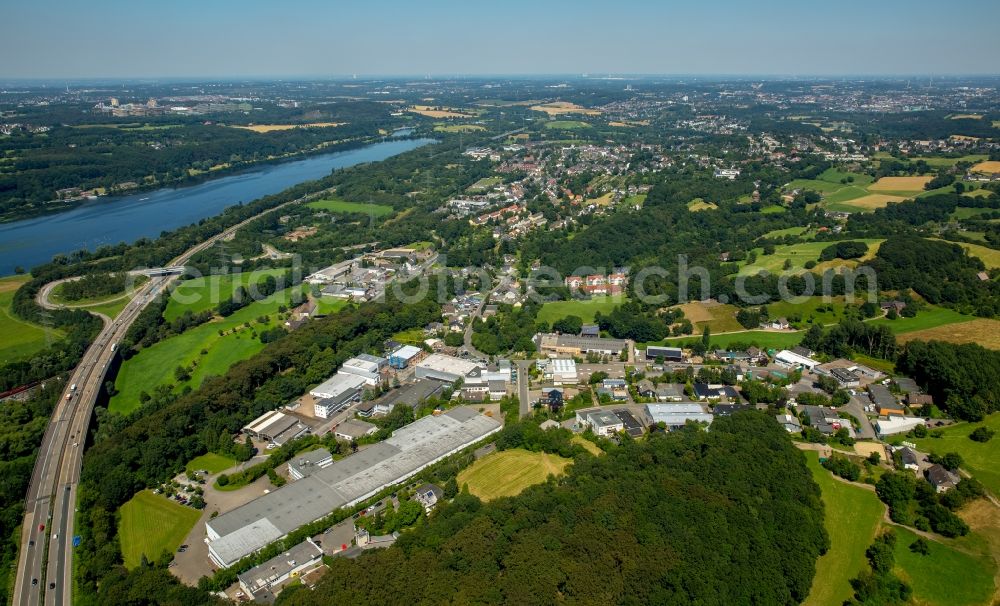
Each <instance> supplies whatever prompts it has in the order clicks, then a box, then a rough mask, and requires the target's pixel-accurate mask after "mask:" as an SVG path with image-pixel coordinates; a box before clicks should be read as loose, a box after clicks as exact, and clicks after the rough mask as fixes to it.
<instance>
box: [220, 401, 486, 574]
mask: <svg viewBox="0 0 1000 606" xmlns="http://www.w3.org/2000/svg"><path fill="white" fill-rule="evenodd" d="M501 427H502V426H501V424H500V423H499V422H497V421H496V420H495V419H491V418H490V417H487V416H484V415H481V414H479V413H477V412H475V411H473V410H470V409H467V408H454V409H452V410H449V411H448V412H446V413H444V414H442V415H439V416H428V417H423V418H422V419H418V420H417V421H414V422H413V423H410V424H409V425H407V426H405V427H402V428H400V429H398V430H396V431H395V432H394V433H393V435H392V437H390V438H388V439H387V440H385V441H383V442H379V443H377V444H373V445H372V446H369V447H368V448H365V449H363V450H360V451H358V452H357V453H355V454H353V455H351V456H349V457H345V458H343V459H341V460H339V461H334V463H333V464H332V465H330V466H328V467H325V468H323V469H319V470H317V471H314V472H313V473H312V474H311V475H309V476H307V477H305V478H303V479H301V480H298V481H296V482H292V483H290V484H287V485H285V486H283V487H281V488H279V489H278V490H275V491H274V492H271V493H269V494H265V495H264V496H262V497H260V498H257V499H255V500H253V501H251V502H249V503H247V504H246V505H243V506H241V507H237V508H236V509H234V510H232V511H230V512H228V513H224V514H222V515H220V516H218V517H216V518H214V519H211V520H209V521H208V522H207V523H206V525H205V531H206V533H207V535H208V539H207V540H208V551H209V556H210V557H211V558H212V561H214V562H215V563H216V564H218V565H219V566H223V567H226V566H231V565H233V564H234V563H236V562H237V561H239V560H240V559H241V558H243V557H245V556H247V555H250V554H251V553H253V552H254V551H257V550H258V549H260V548H262V547H264V546H265V545H267V544H269V543H272V542H274V541H276V540H278V539H280V538H281V537H283V536H285V535H287V534H288V533H290V532H292V531H293V530H295V529H296V528H298V527H300V526H302V525H304V524H308V523H310V522H313V521H315V520H318V519H320V518H322V517H323V516H325V515H327V514H329V513H330V512H331V511H333V510H334V509H337V508H339V507H349V506H351V505H356V504H358V503H360V502H362V501H364V500H365V499H367V498H370V497H371V496H373V495H375V494H376V493H378V491H380V490H382V489H383V488H384V487H386V486H389V485H391V484H395V483H397V482H401V481H403V480H405V479H407V478H409V477H411V476H413V475H415V474H417V473H418V472H420V471H421V470H423V469H424V468H426V467H428V466H430V465H433V464H434V463H436V462H437V461H439V460H441V459H443V458H444V457H447V456H449V455H451V454H454V453H456V452H458V451H460V450H462V449H463V448H465V447H467V446H469V445H471V444H474V443H475V442H478V441H479V440H481V439H483V438H485V437H486V436H488V435H490V434H492V433H495V432H498V431H500V429H501Z"/></svg>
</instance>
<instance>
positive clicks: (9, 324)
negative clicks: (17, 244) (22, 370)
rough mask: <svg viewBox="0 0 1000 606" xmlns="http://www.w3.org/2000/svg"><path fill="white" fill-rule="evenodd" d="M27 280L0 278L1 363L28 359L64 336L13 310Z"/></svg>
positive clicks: (58, 331)
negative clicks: (15, 299)
mask: <svg viewBox="0 0 1000 606" xmlns="http://www.w3.org/2000/svg"><path fill="white" fill-rule="evenodd" d="M28 280H29V278H28V276H10V277H7V278H0V335H3V338H0V364H6V363H8V362H16V361H19V360H26V359H28V358H30V357H31V356H32V355H34V354H35V353H37V352H39V351H41V350H43V349H45V347H46V346H47V345H48V344H49V343H54V342H55V341H57V340H59V339H61V338H62V337H63V334H64V333H63V332H62V331H60V330H55V329H46V328H45V327H42V326H38V325H37V324H32V323H30V322H25V321H24V320H22V319H20V318H18V317H17V316H15V315H14V312H13V311H12V310H11V307H10V306H11V302H12V301H13V300H14V292H15V291H16V290H17V289H18V288H20V287H21V285H22V284H24V283H25V282H27V281H28Z"/></svg>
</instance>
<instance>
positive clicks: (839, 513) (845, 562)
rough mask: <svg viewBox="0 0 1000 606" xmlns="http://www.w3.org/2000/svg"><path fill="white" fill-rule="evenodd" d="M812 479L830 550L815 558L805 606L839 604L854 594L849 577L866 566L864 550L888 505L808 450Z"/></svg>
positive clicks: (807, 457) (872, 492)
mask: <svg viewBox="0 0 1000 606" xmlns="http://www.w3.org/2000/svg"><path fill="white" fill-rule="evenodd" d="M805 456H806V461H807V464H808V465H809V469H810V471H812V474H813V479H814V480H815V481H816V483H817V484H818V485H819V488H820V491H821V492H822V493H823V504H824V505H825V507H826V515H825V517H824V520H823V523H824V525H825V526H826V530H827V533H829V535H830V550H829V551H827V552H826V553H825V554H823V555H821V556H820V557H819V560H817V561H816V576H815V577H813V583H812V589H811V590H810V592H809V597H807V598H806V600H805V602H803V604H804V605H805V606H829V605H831V604H840V603H842V602H844V601H845V600H846V599H848V598H849V597H851V595H853V590H852V589H851V585H850V580H851V579H852V578H854V577H855V576H857V574H858V573H859V572H861V571H862V570H863V569H865V568H866V566H867V562H866V561H865V550H866V549H867V548H868V546H869V545H870V544H871V542H872V539H874V538H875V532H876V530H877V529H878V527H879V523H880V522H881V520H882V514H883V512H884V511H885V506H884V505H883V504H882V503H881V501H879V500H878V497H877V496H875V491H868V490H865V489H863V488H860V487H858V486H852V485H850V484H847V483H845V482H841V481H839V480H837V479H835V478H834V476H833V474H832V473H830V472H829V471H827V470H826V469H824V468H823V467H822V466H821V465H820V464H819V455H818V453H816V452H806V453H805Z"/></svg>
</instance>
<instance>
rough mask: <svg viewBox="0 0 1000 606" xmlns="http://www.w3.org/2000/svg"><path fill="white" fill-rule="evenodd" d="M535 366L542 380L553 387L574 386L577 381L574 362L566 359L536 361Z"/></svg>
mask: <svg viewBox="0 0 1000 606" xmlns="http://www.w3.org/2000/svg"><path fill="white" fill-rule="evenodd" d="M535 366H536V367H537V368H538V370H539V371H540V372H541V373H542V378H543V379H545V380H548V381H552V382H553V383H554V384H555V385H564V384H569V385H574V384H576V382H577V381H578V380H579V377H578V376H577V373H576V361H575V360H572V359H568V358H550V359H547V360H545V359H543V360H538V361H537V362H535Z"/></svg>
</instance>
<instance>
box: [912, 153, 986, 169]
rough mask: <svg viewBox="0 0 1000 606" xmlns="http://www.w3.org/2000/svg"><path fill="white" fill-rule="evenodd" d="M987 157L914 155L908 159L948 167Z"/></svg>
mask: <svg viewBox="0 0 1000 606" xmlns="http://www.w3.org/2000/svg"><path fill="white" fill-rule="evenodd" d="M987 158H989V156H988V155H986V154H969V155H966V156H961V157H959V158H942V157H934V156H930V157H928V156H916V157H913V158H910V161H912V162H916V161H917V160H923V161H924V162H926V163H927V165H928V166H933V167H934V168H950V167H952V166H955V165H956V164H958V163H959V162H971V163H973V164H975V163H977V162H982V161H984V160H986V159H987Z"/></svg>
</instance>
